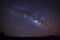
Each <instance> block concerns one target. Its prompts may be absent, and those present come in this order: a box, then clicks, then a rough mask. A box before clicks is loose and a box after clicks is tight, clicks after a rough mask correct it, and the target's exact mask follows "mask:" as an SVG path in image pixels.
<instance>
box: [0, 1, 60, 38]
mask: <svg viewBox="0 0 60 40" xmlns="http://www.w3.org/2000/svg"><path fill="white" fill-rule="evenodd" d="M1 4H2V5H1V9H2V12H1V13H2V16H1V17H2V21H1V24H2V27H1V31H2V32H4V33H5V34H6V35H9V36H16V37H40V36H49V35H60V30H59V29H60V14H59V13H60V12H59V10H60V9H59V2H58V1H56V0H55V1H51V0H49V1H47V0H46V1H45V0H42V1H37V0H22V1H19V0H15V1H12V0H10V1H7V0H6V1H1Z"/></svg>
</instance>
